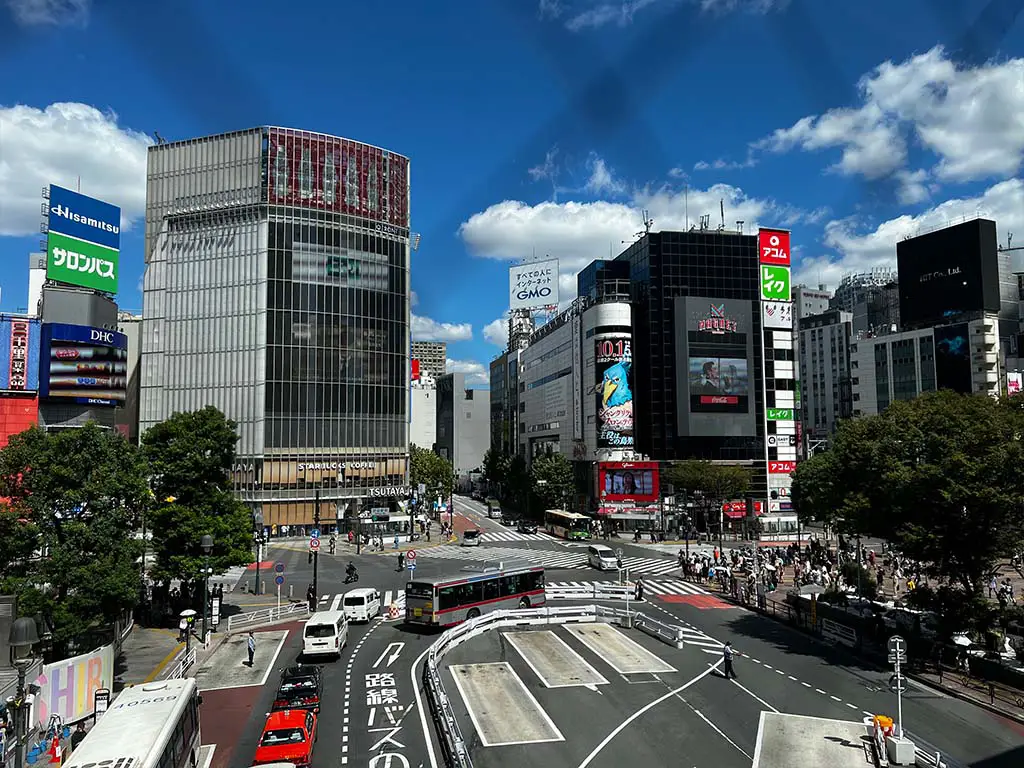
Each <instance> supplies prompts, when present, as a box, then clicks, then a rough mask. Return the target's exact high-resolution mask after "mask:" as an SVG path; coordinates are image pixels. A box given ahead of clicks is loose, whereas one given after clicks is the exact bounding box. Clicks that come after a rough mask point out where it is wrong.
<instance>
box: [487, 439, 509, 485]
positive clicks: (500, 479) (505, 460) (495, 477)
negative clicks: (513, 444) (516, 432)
mask: <svg viewBox="0 0 1024 768" xmlns="http://www.w3.org/2000/svg"><path fill="white" fill-rule="evenodd" d="M510 463H511V458H510V457H509V455H508V454H507V453H502V452H501V451H496V450H494V449H493V448H488V449H487V452H486V453H485V454H484V465H483V471H484V479H485V480H486V481H487V482H488V483H490V484H491V485H492V486H495V487H497V486H502V485H504V484H505V483H506V482H508V469H509V464H510Z"/></svg>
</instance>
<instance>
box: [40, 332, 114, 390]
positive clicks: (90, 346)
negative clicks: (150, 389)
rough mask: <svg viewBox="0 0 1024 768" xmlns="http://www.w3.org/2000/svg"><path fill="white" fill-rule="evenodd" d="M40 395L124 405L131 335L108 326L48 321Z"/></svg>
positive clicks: (42, 361)
mask: <svg viewBox="0 0 1024 768" xmlns="http://www.w3.org/2000/svg"><path fill="white" fill-rule="evenodd" d="M41 350H42V360H41V361H40V366H39V395H40V397H42V398H45V399H50V400H64V401H67V402H73V403H81V404H84V405H124V401H125V396H126V393H127V388H128V362H127V358H128V337H127V336H125V335H124V334H123V333H118V332H117V331H108V330H107V329H106V328H93V327H90V326H87V325H66V324H63V323H45V324H44V325H43V333H42V344H41Z"/></svg>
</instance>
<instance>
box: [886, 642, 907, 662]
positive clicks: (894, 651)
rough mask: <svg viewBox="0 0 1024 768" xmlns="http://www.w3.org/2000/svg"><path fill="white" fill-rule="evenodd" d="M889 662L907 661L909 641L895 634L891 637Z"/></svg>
mask: <svg viewBox="0 0 1024 768" xmlns="http://www.w3.org/2000/svg"><path fill="white" fill-rule="evenodd" d="M889 663H890V664H906V663H907V641H906V640H904V639H903V638H902V637H900V636H899V635H893V636H892V637H890V638H889Z"/></svg>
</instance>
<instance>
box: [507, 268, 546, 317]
mask: <svg viewBox="0 0 1024 768" xmlns="http://www.w3.org/2000/svg"><path fill="white" fill-rule="evenodd" d="M557 305H558V259H547V260H545V261H535V262H531V263H530V264H520V265H519V266H516V267H511V268H510V269H509V271H508V308H509V309H511V310H516V309H540V308H541V307H553V306H557Z"/></svg>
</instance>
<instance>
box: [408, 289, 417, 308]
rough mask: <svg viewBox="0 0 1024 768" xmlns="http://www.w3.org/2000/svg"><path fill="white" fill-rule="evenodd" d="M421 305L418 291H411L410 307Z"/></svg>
mask: <svg viewBox="0 0 1024 768" xmlns="http://www.w3.org/2000/svg"><path fill="white" fill-rule="evenodd" d="M419 303H420V297H419V294H417V293H416V291H409V306H410V307H415V306H416V305H417V304H419Z"/></svg>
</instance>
